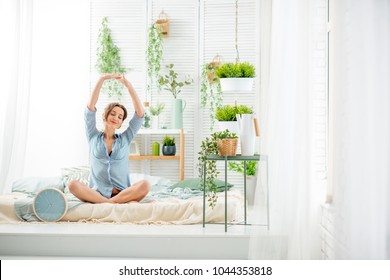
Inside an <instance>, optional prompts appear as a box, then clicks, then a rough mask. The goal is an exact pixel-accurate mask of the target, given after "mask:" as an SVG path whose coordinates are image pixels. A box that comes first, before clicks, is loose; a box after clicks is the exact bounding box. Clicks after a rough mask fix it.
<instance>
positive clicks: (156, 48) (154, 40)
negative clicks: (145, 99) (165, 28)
mask: <svg viewBox="0 0 390 280" xmlns="http://www.w3.org/2000/svg"><path fill="white" fill-rule="evenodd" d="M162 37H163V36H162V30H161V28H160V27H156V25H155V24H151V25H150V27H149V29H148V44H147V48H146V63H147V67H148V70H147V72H148V85H147V92H149V93H150V92H151V90H152V87H153V83H154V82H155V81H157V80H158V78H159V76H160V70H161V61H162V58H163V45H162ZM157 89H158V91H161V86H160V84H159V83H157Z"/></svg>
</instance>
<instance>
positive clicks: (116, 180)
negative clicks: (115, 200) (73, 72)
mask: <svg viewBox="0 0 390 280" xmlns="http://www.w3.org/2000/svg"><path fill="white" fill-rule="evenodd" d="M84 119H85V128H86V133H87V139H88V143H89V158H90V165H91V172H90V175H89V186H90V187H91V188H94V189H97V191H98V192H99V193H100V194H101V195H103V196H105V197H107V198H110V197H111V193H112V188H116V189H118V190H124V189H125V188H127V187H129V186H130V185H131V183H130V178H129V153H130V143H131V141H132V140H133V138H134V136H135V135H136V134H137V132H138V130H139V129H140V128H141V125H142V123H143V118H142V117H141V118H140V117H138V115H137V114H136V113H134V115H133V117H132V118H131V120H130V122H129V127H128V128H127V129H126V130H125V131H124V132H123V133H120V134H115V140H114V143H113V145H112V152H111V155H110V156H109V155H108V150H107V146H106V142H105V141H104V133H103V132H102V131H98V130H97V128H96V111H95V112H92V111H90V110H89V109H88V107H87V108H86V109H85V113H84Z"/></svg>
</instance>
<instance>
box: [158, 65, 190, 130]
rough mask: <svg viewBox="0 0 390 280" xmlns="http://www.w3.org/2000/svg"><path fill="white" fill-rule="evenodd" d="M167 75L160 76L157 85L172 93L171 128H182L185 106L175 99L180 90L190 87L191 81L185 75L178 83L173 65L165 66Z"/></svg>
mask: <svg viewBox="0 0 390 280" xmlns="http://www.w3.org/2000/svg"><path fill="white" fill-rule="evenodd" d="M166 67H167V69H168V73H167V74H165V75H162V76H160V77H159V79H158V83H159V85H160V86H161V87H162V88H163V89H164V90H166V91H169V92H170V93H172V96H173V98H174V101H173V106H172V123H171V126H172V128H183V112H184V109H185V106H186V103H185V101H184V100H182V99H179V98H177V97H178V95H179V94H180V92H181V90H182V88H183V87H184V86H186V85H190V84H191V83H192V82H193V80H192V79H191V78H190V77H189V76H188V75H187V76H185V78H184V80H182V81H178V73H177V72H175V70H174V69H173V67H174V64H169V65H167V66H166Z"/></svg>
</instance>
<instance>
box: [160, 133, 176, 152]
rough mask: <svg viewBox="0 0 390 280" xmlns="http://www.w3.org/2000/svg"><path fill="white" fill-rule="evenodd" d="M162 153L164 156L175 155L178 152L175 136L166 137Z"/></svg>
mask: <svg viewBox="0 0 390 280" xmlns="http://www.w3.org/2000/svg"><path fill="white" fill-rule="evenodd" d="M162 153H163V155H164V156H174V155H175V154H176V145H175V137H169V136H168V135H166V136H165V137H164V143H163V149H162Z"/></svg>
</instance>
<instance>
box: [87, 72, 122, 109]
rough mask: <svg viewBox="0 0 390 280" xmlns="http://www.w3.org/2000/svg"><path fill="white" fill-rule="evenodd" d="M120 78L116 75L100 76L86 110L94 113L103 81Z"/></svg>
mask: <svg viewBox="0 0 390 280" xmlns="http://www.w3.org/2000/svg"><path fill="white" fill-rule="evenodd" d="M120 77H121V76H119V75H116V74H101V75H100V77H99V79H98V81H97V82H96V85H95V88H94V89H93V91H92V94H91V98H90V100H89V102H88V105H87V106H88V109H89V110H90V111H92V112H95V111H96V108H95V106H96V103H97V102H98V99H99V94H100V89H101V88H102V85H103V83H104V81H105V80H109V79H119V78H120Z"/></svg>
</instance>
